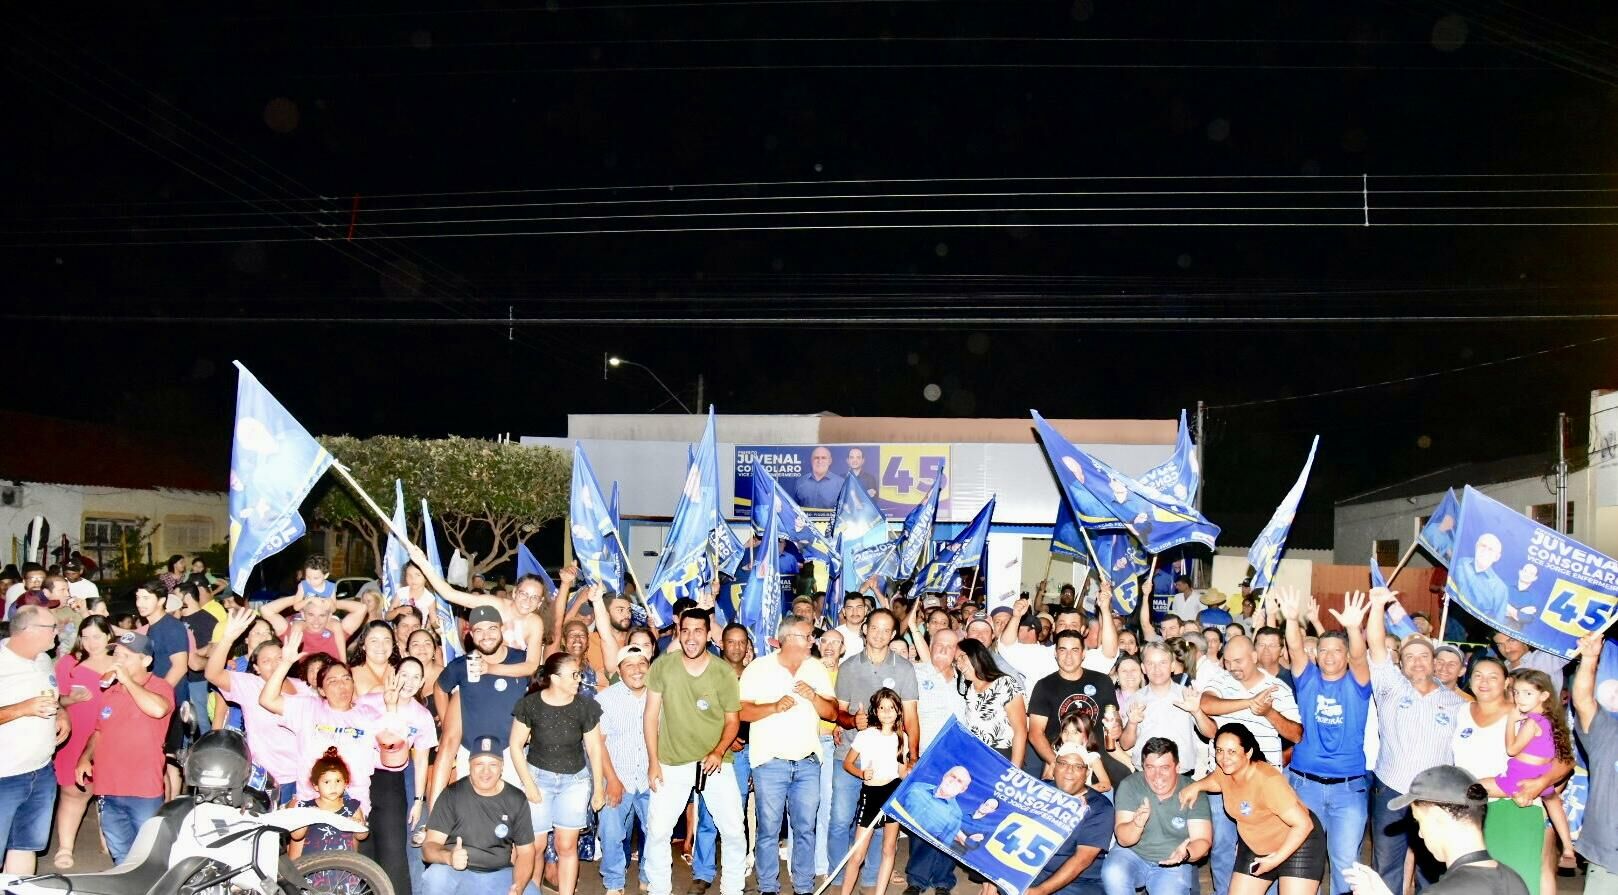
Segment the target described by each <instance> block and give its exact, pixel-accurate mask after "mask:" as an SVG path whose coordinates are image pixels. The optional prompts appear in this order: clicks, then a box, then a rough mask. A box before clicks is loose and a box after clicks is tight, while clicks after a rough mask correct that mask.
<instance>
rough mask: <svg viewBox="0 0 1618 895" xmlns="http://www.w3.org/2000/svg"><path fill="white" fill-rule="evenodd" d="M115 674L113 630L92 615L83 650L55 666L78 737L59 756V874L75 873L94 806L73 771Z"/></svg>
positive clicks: (81, 639) (81, 643)
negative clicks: (106, 683)
mask: <svg viewBox="0 0 1618 895" xmlns="http://www.w3.org/2000/svg"><path fill="white" fill-rule="evenodd" d="M111 671H112V625H110V624H108V622H107V619H106V617H105V616H100V615H92V616H89V617H87V618H85V620H84V624H83V625H82V626H81V627H80V628H79V644H78V646H77V648H75V649H74V650H73V652H72V653H70V654H68V655H66V656H63V657H62V658H60V659H58V660H56V686H57V687H58V688H59V689H61V690H62V691H63V693H62V705H63V706H65V707H66V708H67V718H68V721H69V722H70V723H71V724H72V726H73V732H72V734H71V735H70V736H68V738H67V742H65V743H63V744H62V747H61V748H60V749H57V750H56V760H55V764H56V785H57V786H58V787H60V788H61V792H60V793H59V794H58V795H57V798H56V860H55V862H54V863H55V865H56V869H58V870H70V869H72V867H73V844H74V843H75V842H76V841H78V838H79V825H80V824H82V823H83V822H84V811H85V809H86V808H88V807H89V806H90V793H89V792H87V791H85V790H84V789H83V788H81V787H80V786H79V785H78V783H77V781H75V780H74V779H73V769H74V768H75V767H77V766H78V764H79V756H80V755H83V754H84V745H85V744H86V743H88V742H89V741H90V734H92V733H94V732H95V727H96V718H97V716H99V715H100V714H101V701H102V694H101V679H102V678H103V677H105V676H106V675H107V674H108V673H110V672H111Z"/></svg>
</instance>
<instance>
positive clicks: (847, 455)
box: [734, 444, 949, 519]
mask: <svg viewBox="0 0 1618 895" xmlns="http://www.w3.org/2000/svg"><path fill="white" fill-rule="evenodd" d="M948 463H949V445H947V444H738V445H736V470H735V476H736V478H735V485H736V502H735V507H734V512H735V514H736V515H738V516H742V515H747V514H749V513H751V512H752V506H753V470H754V469H763V470H765V471H766V472H768V473H769V474H770V475H771V476H772V477H773V478H774V479H775V481H776V482H777V484H778V485H779V486H780V487H781V489H782V490H783V491H784V492H785V493H786V494H787V496H789V497H791V498H792V500H793V502H794V503H796V504H797V505H798V506H800V507H802V508H803V509H805V510H808V511H810V512H816V511H818V512H823V513H829V512H832V511H833V510H835V509H836V508H837V500H838V497H839V496H840V495H841V494H842V493H843V483H844V482H845V481H847V480H849V479H852V480H853V481H854V482H855V483H856V484H857V485H858V486H859V490H861V491H862V492H864V493H865V496H866V497H869V498H870V499H871V500H873V501H875V502H876V505H877V506H878V507H879V508H881V510H882V514H883V515H884V516H886V517H887V518H889V519H903V518H904V517H905V515H906V514H908V513H909V512H910V511H911V510H913V509H915V508H916V507H917V505H919V504H921V503H922V502H923V501H925V500H926V499H927V497H928V493H929V491H930V490H931V489H933V488H935V487H936V488H938V489H939V494H938V496H939V503H940V504H941V506H942V508H943V510H944V514H945V516H946V517H948V515H949V479H948V477H947V476H946V475H945V474H944V468H945V467H946V466H947V465H948Z"/></svg>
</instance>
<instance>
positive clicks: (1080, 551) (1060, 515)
mask: <svg viewBox="0 0 1618 895" xmlns="http://www.w3.org/2000/svg"><path fill="white" fill-rule="evenodd" d="M1051 552H1052V553H1056V554H1060V555H1062V556H1069V557H1072V558H1073V559H1079V560H1083V561H1084V562H1085V563H1086V564H1089V563H1092V562H1094V559H1092V558H1091V556H1090V551H1089V550H1086V549H1085V547H1084V536H1083V535H1082V534H1081V533H1080V532H1079V520H1078V519H1077V518H1076V517H1075V516H1074V515H1073V507H1072V506H1071V505H1069V504H1068V502H1067V501H1065V500H1063V501H1060V502H1058V503H1057V504H1056V524H1055V525H1053V526H1052V527H1051Z"/></svg>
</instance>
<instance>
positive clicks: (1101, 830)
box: [1034, 789, 1112, 895]
mask: <svg viewBox="0 0 1618 895" xmlns="http://www.w3.org/2000/svg"><path fill="white" fill-rule="evenodd" d="M1084 804H1085V811H1084V819H1083V820H1081V821H1079V825H1078V826H1076V827H1074V828H1073V833H1072V835H1070V836H1068V837H1067V841H1065V842H1063V843H1062V845H1061V847H1059V848H1058V849H1057V850H1056V854H1054V855H1051V860H1050V862H1049V863H1047V864H1046V865H1045V869H1044V870H1041V871H1040V872H1039V876H1037V877H1035V878H1034V884H1035V885H1038V884H1040V883H1042V882H1044V881H1045V880H1048V879H1050V878H1051V876H1052V875H1054V874H1055V873H1056V871H1057V870H1060V869H1061V867H1062V865H1063V864H1066V863H1067V862H1068V860H1069V859H1070V858H1072V857H1073V855H1074V854H1075V853H1077V852H1078V850H1079V849H1080V848H1082V847H1084V846H1089V847H1091V848H1099V849H1101V854H1099V855H1096V859H1095V860H1094V861H1091V862H1090V866H1088V867H1086V868H1084V870H1083V871H1082V872H1080V873H1079V875H1078V876H1076V877H1074V878H1073V881H1072V882H1070V883H1068V884H1067V885H1066V886H1064V887H1063V888H1061V889H1059V890H1058V891H1057V892H1056V893H1054V895H1064V893H1066V892H1068V890H1069V889H1073V888H1074V883H1077V882H1078V881H1079V880H1081V879H1084V880H1095V881H1097V882H1099V881H1100V880H1101V864H1102V858H1104V857H1106V854H1107V847H1108V846H1110V845H1112V802H1110V801H1108V800H1107V797H1106V796H1105V795H1103V794H1101V793H1099V792H1096V791H1095V790H1093V789H1087V790H1085V791H1084Z"/></svg>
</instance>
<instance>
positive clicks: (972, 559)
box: [916, 497, 995, 594]
mask: <svg viewBox="0 0 1618 895" xmlns="http://www.w3.org/2000/svg"><path fill="white" fill-rule="evenodd" d="M994 503H995V498H993V497H991V498H989V502H988V503H986V504H984V505H983V509H981V510H978V514H977V515H976V516H973V517H972V521H971V522H970V523H968V524H967V526H966V528H963V529H961V533H960V534H958V535H956V536H955V537H953V538H951V539H950V541H949V543H947V544H945V545H944V546H943V547H941V548H939V550H938V555H937V556H935V557H934V558H933V561H932V562H930V563H928V564H927V567H926V568H925V569H923V570H922V572H921V575H920V576H918V578H917V585H916V592H917V593H924V594H931V593H949V592H951V591H952V590H953V589H954V588H955V587H958V586H959V585H958V582H959V581H960V578H961V572H963V571H965V570H967V569H977V568H978V566H979V565H980V564H981V563H982V562H983V545H984V544H986V543H988V540H989V528H990V525H991V524H992V522H993V520H994Z"/></svg>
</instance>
